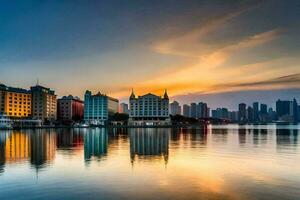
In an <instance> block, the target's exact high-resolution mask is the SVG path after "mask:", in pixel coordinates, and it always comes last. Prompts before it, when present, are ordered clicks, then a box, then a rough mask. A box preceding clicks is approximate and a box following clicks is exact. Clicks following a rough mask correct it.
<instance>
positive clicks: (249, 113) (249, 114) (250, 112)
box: [247, 106, 254, 123]
mask: <svg viewBox="0 0 300 200" xmlns="http://www.w3.org/2000/svg"><path fill="white" fill-rule="evenodd" d="M253 113H254V112H253V108H252V107H251V106H248V107H247V119H248V122H250V123H251V122H253V115H254V114H253Z"/></svg>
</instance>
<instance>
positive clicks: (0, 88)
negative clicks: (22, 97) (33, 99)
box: [0, 84, 30, 94]
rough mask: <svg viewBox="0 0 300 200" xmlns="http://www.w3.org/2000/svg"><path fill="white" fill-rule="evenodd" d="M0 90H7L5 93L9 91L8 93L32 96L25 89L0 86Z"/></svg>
mask: <svg viewBox="0 0 300 200" xmlns="http://www.w3.org/2000/svg"><path fill="white" fill-rule="evenodd" d="M0 90H5V91H8V92H16V93H25V94H30V90H26V89H23V88H15V87H9V86H6V85H4V84H0Z"/></svg>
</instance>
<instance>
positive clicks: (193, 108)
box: [190, 103, 197, 118]
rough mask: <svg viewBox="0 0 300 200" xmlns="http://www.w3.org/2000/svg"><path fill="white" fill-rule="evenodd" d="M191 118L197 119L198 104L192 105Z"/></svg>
mask: <svg viewBox="0 0 300 200" xmlns="http://www.w3.org/2000/svg"><path fill="white" fill-rule="evenodd" d="M190 112H191V117H193V118H197V104H196V103H191V111H190Z"/></svg>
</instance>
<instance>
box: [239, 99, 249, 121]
mask: <svg viewBox="0 0 300 200" xmlns="http://www.w3.org/2000/svg"><path fill="white" fill-rule="evenodd" d="M246 113H247V111H246V104H245V103H240V104H239V114H238V119H239V122H246V121H247V114H246Z"/></svg>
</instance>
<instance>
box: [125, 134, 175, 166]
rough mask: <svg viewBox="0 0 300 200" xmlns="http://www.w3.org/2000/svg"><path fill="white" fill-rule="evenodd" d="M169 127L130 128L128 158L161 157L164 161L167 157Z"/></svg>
mask: <svg viewBox="0 0 300 200" xmlns="http://www.w3.org/2000/svg"><path fill="white" fill-rule="evenodd" d="M169 133H170V129H152V128H147V129H130V133H129V134H130V136H129V137H130V158H131V162H132V163H133V162H134V161H135V159H136V158H148V159H151V158H155V157H158V158H160V157H163V158H164V161H165V163H167V162H168V157H169Z"/></svg>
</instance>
